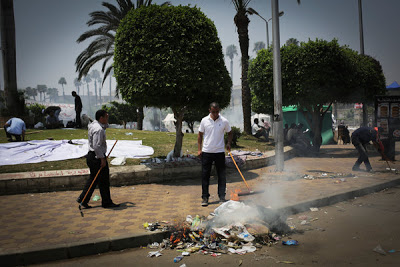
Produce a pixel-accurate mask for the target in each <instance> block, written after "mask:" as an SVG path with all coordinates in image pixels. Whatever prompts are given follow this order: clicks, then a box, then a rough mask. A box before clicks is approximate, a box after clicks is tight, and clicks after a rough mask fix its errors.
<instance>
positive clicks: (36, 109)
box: [27, 104, 46, 124]
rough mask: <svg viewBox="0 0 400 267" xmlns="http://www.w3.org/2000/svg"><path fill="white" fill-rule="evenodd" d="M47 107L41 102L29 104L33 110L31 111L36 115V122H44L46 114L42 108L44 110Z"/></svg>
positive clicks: (29, 107) (29, 108) (28, 107)
mask: <svg viewBox="0 0 400 267" xmlns="http://www.w3.org/2000/svg"><path fill="white" fill-rule="evenodd" d="M45 108H46V107H45V106H44V105H41V104H33V105H29V106H27V109H28V110H30V111H31V113H32V114H33V116H34V123H35V124H36V123H38V122H42V123H44V116H45V114H43V113H42V110H44V109H45Z"/></svg>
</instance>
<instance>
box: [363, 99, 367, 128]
mask: <svg viewBox="0 0 400 267" xmlns="http://www.w3.org/2000/svg"><path fill="white" fill-rule="evenodd" d="M362 105H363V107H362V111H363V122H362V126H368V109H367V103H365V102H364V103H362Z"/></svg>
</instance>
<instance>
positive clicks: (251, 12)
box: [247, 7, 285, 49]
mask: <svg viewBox="0 0 400 267" xmlns="http://www.w3.org/2000/svg"><path fill="white" fill-rule="evenodd" d="M247 11H248V12H249V14H250V15H253V14H254V15H257V16H259V17H260V18H261V19H262V20H263V21H265V25H266V28H267V49H269V31H268V21H270V20H271V19H272V18H270V19H269V20H266V19H265V18H263V17H262V16H261V15H260V14H258V12H257V11H255V10H254V9H253V8H251V7H249V8H248V9H247ZM283 14H285V13H284V12H283V11H281V12H279V17H282V16H283Z"/></svg>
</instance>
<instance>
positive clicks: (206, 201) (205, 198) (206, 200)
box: [201, 197, 208, 207]
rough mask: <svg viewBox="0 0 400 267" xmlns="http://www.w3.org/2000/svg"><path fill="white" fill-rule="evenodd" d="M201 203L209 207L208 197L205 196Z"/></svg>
mask: <svg viewBox="0 0 400 267" xmlns="http://www.w3.org/2000/svg"><path fill="white" fill-rule="evenodd" d="M201 205H202V206H203V207H207V206H208V197H203V201H202V202H201Z"/></svg>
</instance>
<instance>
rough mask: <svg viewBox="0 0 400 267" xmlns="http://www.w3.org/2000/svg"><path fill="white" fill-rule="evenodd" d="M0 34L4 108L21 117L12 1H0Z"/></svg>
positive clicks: (21, 109)
mask: <svg viewBox="0 0 400 267" xmlns="http://www.w3.org/2000/svg"><path fill="white" fill-rule="evenodd" d="M0 32H1V52H2V58H3V77H4V93H5V103H6V107H7V109H8V111H9V112H10V114H11V115H14V116H15V115H22V113H23V109H24V107H23V106H22V105H20V103H21V102H20V100H19V94H18V89H17V68H16V64H17V63H16V57H15V53H16V52H15V20H14V2H13V0H1V1H0Z"/></svg>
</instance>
